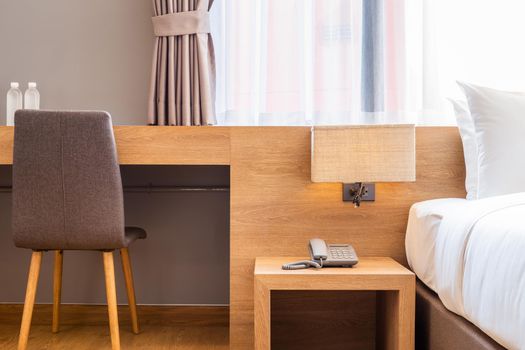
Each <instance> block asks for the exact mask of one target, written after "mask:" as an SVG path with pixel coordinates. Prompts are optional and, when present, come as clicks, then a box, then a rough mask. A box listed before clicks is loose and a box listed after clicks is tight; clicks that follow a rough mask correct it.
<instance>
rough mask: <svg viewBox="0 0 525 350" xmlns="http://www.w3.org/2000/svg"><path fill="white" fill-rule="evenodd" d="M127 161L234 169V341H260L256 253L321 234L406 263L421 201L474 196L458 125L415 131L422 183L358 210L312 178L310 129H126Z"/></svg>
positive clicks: (385, 192)
mask: <svg viewBox="0 0 525 350" xmlns="http://www.w3.org/2000/svg"><path fill="white" fill-rule="evenodd" d="M115 138H116V141H117V147H118V152H119V158H120V162H121V163H122V164H151V165H153V164H163V165H167V164H174V165H179V164H181V165H184V164H188V165H196V164H203V165H204V164H207V165H213V164H217V165H229V166H230V181H231V184H230V187H231V189H230V195H231V199H230V223H231V224H230V225H231V226H230V312H231V315H230V342H231V348H232V349H242V350H245V349H250V348H251V347H253V344H254V340H253V339H254V338H253V332H254V328H253V269H254V264H255V257H257V256H302V255H304V254H305V253H306V251H305V250H306V248H305V247H306V244H307V242H308V240H309V239H310V238H312V237H321V238H324V239H325V240H326V241H328V242H351V243H352V244H353V246H354V247H355V248H356V250H357V253H358V255H359V256H360V257H365V256H391V257H393V258H394V259H396V260H397V261H399V262H401V263H402V264H406V257H405V249H404V238H405V229H406V223H407V218H408V210H409V208H410V206H411V205H412V204H413V203H414V202H417V201H421V200H426V199H431V198H439V197H461V196H464V195H465V189H464V179H465V169H464V160H463V152H462V146H461V139H460V137H459V134H458V131H457V128H455V127H454V128H453V127H445V128H441V127H435V128H430V127H425V128H417V130H416V143H417V150H416V161H417V182H415V183H399V184H394V183H389V184H381V183H380V184H377V185H376V201H375V202H373V203H364V204H363V205H362V206H361V208H359V209H354V208H353V206H352V204H351V203H344V202H342V201H341V184H314V183H312V182H311V181H310V128H309V127H162V126H157V127H152V126H117V127H115ZM12 149H13V128H12V127H0V164H11V163H12Z"/></svg>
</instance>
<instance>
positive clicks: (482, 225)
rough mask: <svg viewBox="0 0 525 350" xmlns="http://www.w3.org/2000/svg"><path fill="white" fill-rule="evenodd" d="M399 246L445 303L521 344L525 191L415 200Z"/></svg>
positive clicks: (524, 335) (524, 333)
mask: <svg viewBox="0 0 525 350" xmlns="http://www.w3.org/2000/svg"><path fill="white" fill-rule="evenodd" d="M406 252H407V258H408V262H409V265H410V266H411V268H412V269H413V270H414V272H415V273H416V275H417V276H418V277H419V279H421V280H422V281H423V282H424V283H425V284H426V285H427V286H428V287H430V288H431V289H433V290H434V291H435V292H436V293H437V294H438V296H439V297H440V299H441V301H442V302H443V304H444V305H445V307H447V309H449V310H451V311H453V312H455V313H457V314H459V315H460V316H463V317H465V318H466V319H468V320H469V321H471V322H472V323H474V324H475V325H476V326H478V327H479V328H480V329H481V330H483V331H484V332H485V333H487V334H488V335H489V336H491V337H492V338H493V339H495V340H496V341H497V342H499V343H500V344H501V345H503V346H504V347H506V348H509V349H525V193H519V194H513V195H505V196H498V197H492V198H486V199H482V200H476V201H467V200H464V199H438V200H431V201H425V202H420V203H416V204H414V205H413V206H412V208H411V209H410V215H409V222H408V227H407V236H406Z"/></svg>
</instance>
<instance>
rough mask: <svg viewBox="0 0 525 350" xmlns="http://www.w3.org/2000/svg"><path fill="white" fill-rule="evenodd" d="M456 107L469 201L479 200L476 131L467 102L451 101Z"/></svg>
mask: <svg viewBox="0 0 525 350" xmlns="http://www.w3.org/2000/svg"><path fill="white" fill-rule="evenodd" d="M450 102H451V103H452V106H454V112H455V114H456V121H457V123H458V128H459V135H460V136H461V142H462V143H463V156H464V157H465V168H466V176H465V189H466V190H467V199H477V198H478V145H477V144H476V130H475V129H474V122H473V121H472V117H471V116H470V111H469V110H468V104H467V102H465V101H459V100H450Z"/></svg>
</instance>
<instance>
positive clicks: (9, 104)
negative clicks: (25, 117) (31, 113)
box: [6, 82, 22, 126]
mask: <svg viewBox="0 0 525 350" xmlns="http://www.w3.org/2000/svg"><path fill="white" fill-rule="evenodd" d="M18 109H22V91H20V89H19V88H18V83H17V82H12V83H11V89H9V91H8V92H7V101H6V110H7V113H6V124H7V125H10V126H13V125H15V111H16V110H18Z"/></svg>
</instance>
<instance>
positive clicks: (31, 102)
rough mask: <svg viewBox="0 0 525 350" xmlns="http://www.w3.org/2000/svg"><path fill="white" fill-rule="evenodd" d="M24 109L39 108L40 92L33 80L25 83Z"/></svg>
mask: <svg viewBox="0 0 525 350" xmlns="http://www.w3.org/2000/svg"><path fill="white" fill-rule="evenodd" d="M24 108H25V109H40V93H39V92H38V90H37V89H36V83H35V82H29V83H27V90H26V92H25V93H24Z"/></svg>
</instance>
